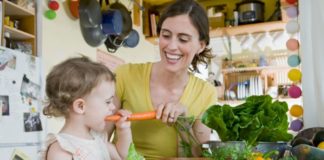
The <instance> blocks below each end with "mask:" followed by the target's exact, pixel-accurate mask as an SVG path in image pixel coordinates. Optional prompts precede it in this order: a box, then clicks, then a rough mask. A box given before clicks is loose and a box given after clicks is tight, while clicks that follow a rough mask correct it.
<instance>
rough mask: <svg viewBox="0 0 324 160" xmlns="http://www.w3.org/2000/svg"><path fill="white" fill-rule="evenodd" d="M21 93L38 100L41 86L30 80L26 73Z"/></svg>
mask: <svg viewBox="0 0 324 160" xmlns="http://www.w3.org/2000/svg"><path fill="white" fill-rule="evenodd" d="M20 93H21V94H22V96H25V97H30V98H33V99H35V100H37V99H38V98H39V97H40V86H39V85H37V84H36V83H34V82H32V81H30V80H29V79H28V78H27V76H26V75H24V76H23V79H22V83H21V88H20Z"/></svg>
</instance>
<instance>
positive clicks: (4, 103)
mask: <svg viewBox="0 0 324 160" xmlns="http://www.w3.org/2000/svg"><path fill="white" fill-rule="evenodd" d="M0 108H1V111H2V114H1V115H3V116H9V110H10V106H9V96H7V95H6V96H3V95H0Z"/></svg>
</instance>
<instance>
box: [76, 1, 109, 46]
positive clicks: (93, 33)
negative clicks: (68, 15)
mask: <svg viewBox="0 0 324 160" xmlns="http://www.w3.org/2000/svg"><path fill="white" fill-rule="evenodd" d="M79 15H80V28H81V33H82V36H83V39H84V40H85V41H86V42H87V44H89V45H90V46H92V47H97V46H99V45H101V44H102V43H103V42H104V41H105V40H106V39H107V35H106V34H104V33H103V31H102V30H101V21H102V17H101V11H100V5H99V3H98V2H97V1H96V0H80V2H79Z"/></svg>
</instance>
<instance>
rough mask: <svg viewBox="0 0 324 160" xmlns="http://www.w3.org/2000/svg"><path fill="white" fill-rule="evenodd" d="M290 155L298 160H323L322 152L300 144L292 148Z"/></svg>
mask: <svg viewBox="0 0 324 160" xmlns="http://www.w3.org/2000/svg"><path fill="white" fill-rule="evenodd" d="M291 153H292V155H294V156H296V157H297V159H298V160H312V159H314V160H316V159H318V160H320V159H324V150H322V149H319V148H316V147H313V146H310V145H306V144H300V145H297V146H295V147H293V148H292V149H291Z"/></svg>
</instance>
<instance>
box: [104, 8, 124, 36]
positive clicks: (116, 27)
mask: <svg viewBox="0 0 324 160" xmlns="http://www.w3.org/2000/svg"><path fill="white" fill-rule="evenodd" d="M122 28H123V19H122V15H121V12H120V10H116V9H108V10H106V11H103V12H102V30H103V32H104V33H105V34H108V35H120V34H121V32H122Z"/></svg>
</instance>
